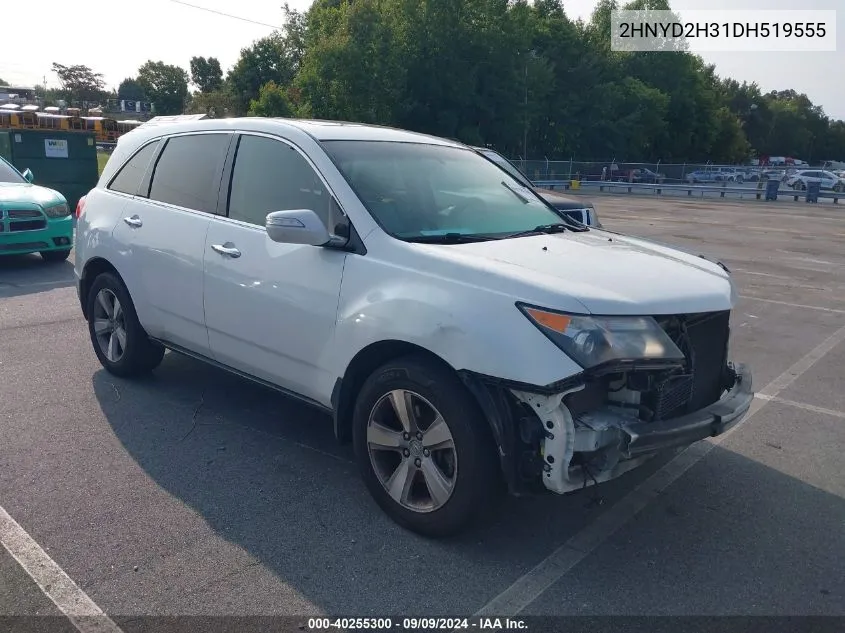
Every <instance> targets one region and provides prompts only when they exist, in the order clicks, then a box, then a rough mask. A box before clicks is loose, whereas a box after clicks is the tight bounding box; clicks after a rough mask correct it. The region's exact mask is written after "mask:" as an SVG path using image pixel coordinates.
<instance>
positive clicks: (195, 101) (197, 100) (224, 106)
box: [185, 89, 238, 119]
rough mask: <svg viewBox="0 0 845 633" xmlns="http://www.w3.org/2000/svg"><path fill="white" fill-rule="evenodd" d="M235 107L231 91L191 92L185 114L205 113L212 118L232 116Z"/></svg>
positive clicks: (235, 109) (235, 110)
mask: <svg viewBox="0 0 845 633" xmlns="http://www.w3.org/2000/svg"><path fill="white" fill-rule="evenodd" d="M237 107H238V106H237V103H235V99H234V97H233V96H232V93H230V92H229V91H228V90H225V89H222V90H215V91H214V92H197V93H195V94H193V95H192V96H191V98H190V101H189V102H188V105H187V108H186V110H185V112H186V114H207V115H208V116H210V117H212V118H217V119H221V118H225V117H230V116H234V115H235V113H236V112H237Z"/></svg>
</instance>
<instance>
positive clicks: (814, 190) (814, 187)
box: [804, 182, 822, 202]
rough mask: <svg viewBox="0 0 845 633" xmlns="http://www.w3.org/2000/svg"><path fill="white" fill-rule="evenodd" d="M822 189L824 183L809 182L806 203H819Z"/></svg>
mask: <svg viewBox="0 0 845 633" xmlns="http://www.w3.org/2000/svg"><path fill="white" fill-rule="evenodd" d="M821 189H822V183H820V182H808V183H807V196H806V198H804V201H805V202H818V201H819V192H820V191H821Z"/></svg>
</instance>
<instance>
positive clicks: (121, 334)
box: [114, 325, 126, 354]
mask: <svg viewBox="0 0 845 633" xmlns="http://www.w3.org/2000/svg"><path fill="white" fill-rule="evenodd" d="M114 335H115V336H116V337H117V342H118V343H120V353H121V354H123V352H124V351H125V350H126V330H124V329H123V328H122V327H121V326H119V325H118V326H117V327H115V328H114Z"/></svg>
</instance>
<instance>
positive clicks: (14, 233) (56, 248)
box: [0, 157, 73, 262]
mask: <svg viewBox="0 0 845 633" xmlns="http://www.w3.org/2000/svg"><path fill="white" fill-rule="evenodd" d="M34 178H35V177H34V176H33V174H32V171H30V170H29V169H25V170H24V171H23V173H21V172H19V171H18V170H17V169H15V167H13V166H12V164H11V163H9V162H8V161H6V160H4V159H3V158H2V157H0V255H26V254H29V253H40V254H41V257H42V258H43V259H44V261H47V262H60V261H64V260H66V259H67V258H68V255H70V251H71V249H72V247H73V217H72V216H71V212H70V209H69V208H68V204H67V200H65V198H64V196H62V194H60V193H59V192H58V191H54V190H53V189H48V188H47V187H39V186H37V185H34V184H32V181H33V180H34Z"/></svg>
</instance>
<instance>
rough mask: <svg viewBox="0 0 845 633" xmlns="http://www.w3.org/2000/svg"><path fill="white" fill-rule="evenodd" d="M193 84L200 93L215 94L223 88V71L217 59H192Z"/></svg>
mask: <svg viewBox="0 0 845 633" xmlns="http://www.w3.org/2000/svg"><path fill="white" fill-rule="evenodd" d="M191 82H192V83H193V84H194V85H195V86H197V88H199V89H200V92H214V91H215V90H219V89H220V88H221V87H222V86H223V70H222V69H221V68H220V61H219V60H218V59H217V58H216V57H209V58H205V57H192V58H191Z"/></svg>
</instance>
